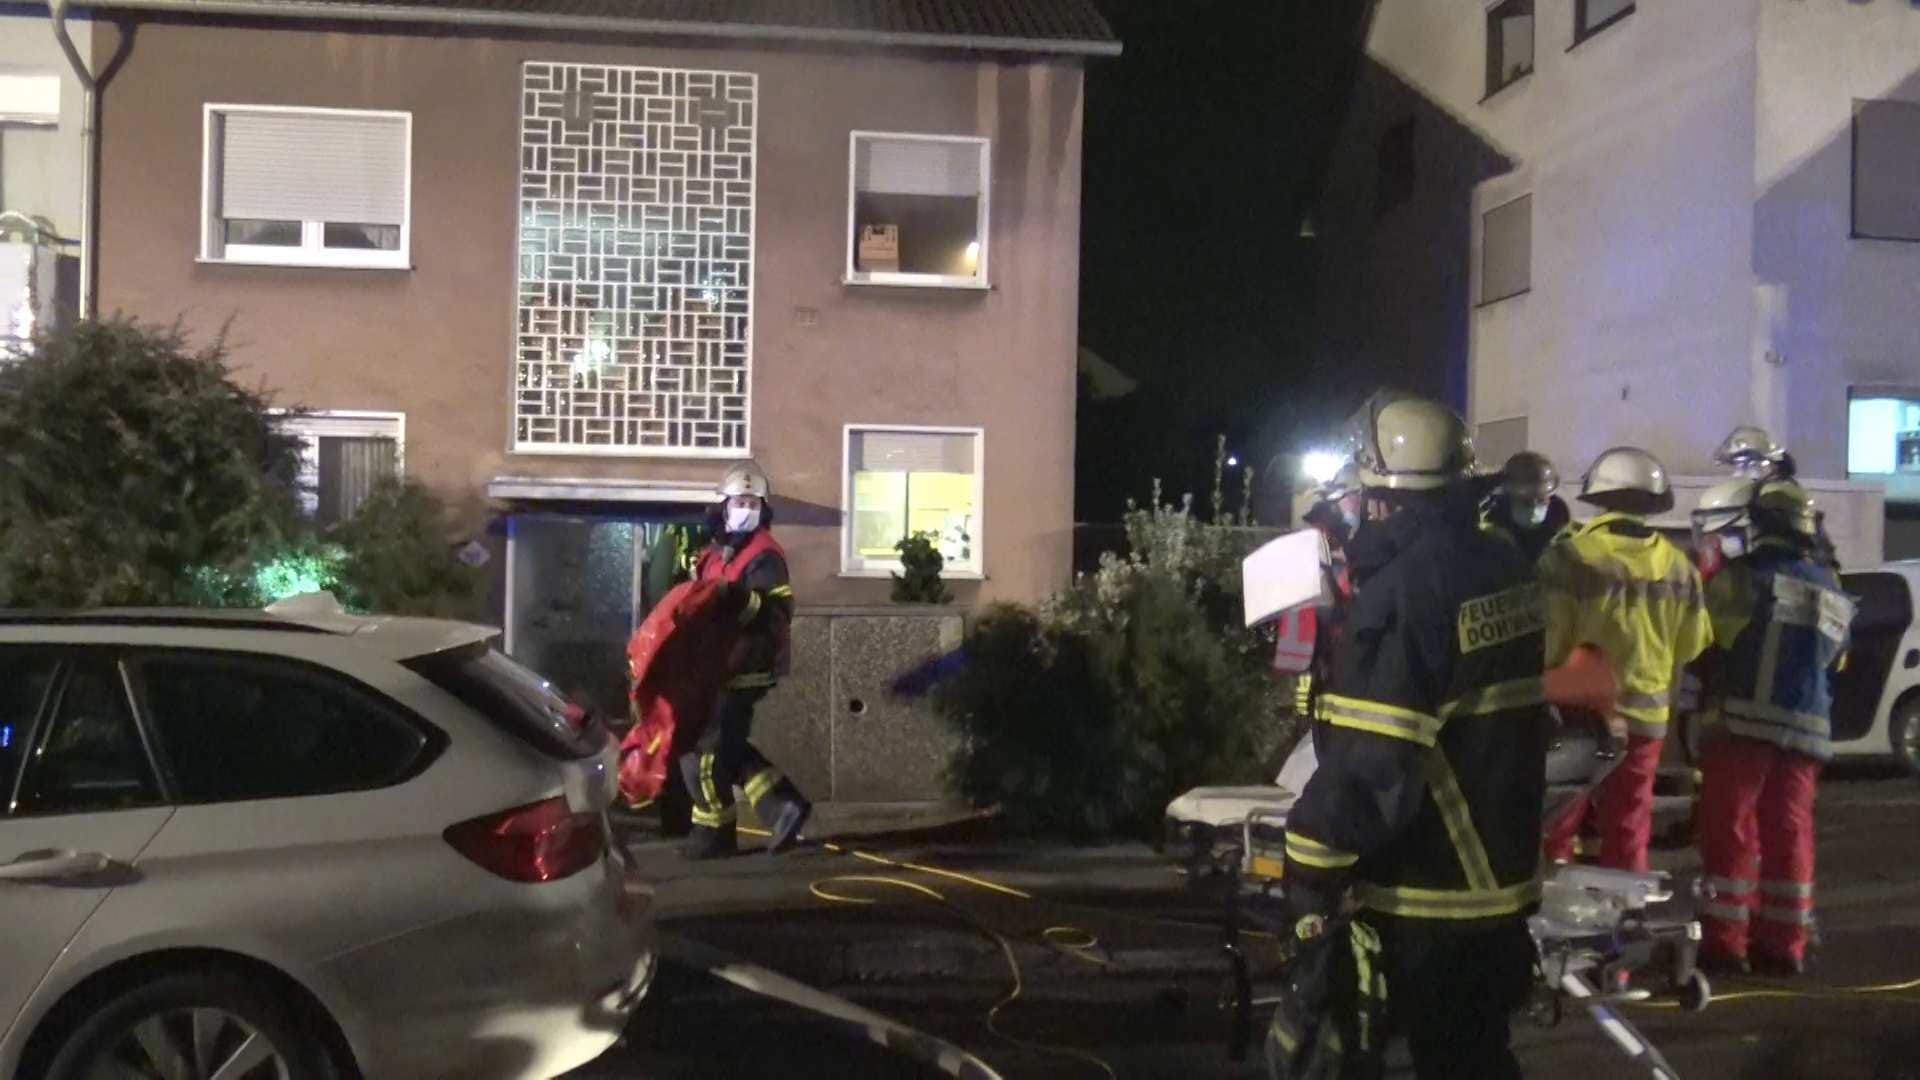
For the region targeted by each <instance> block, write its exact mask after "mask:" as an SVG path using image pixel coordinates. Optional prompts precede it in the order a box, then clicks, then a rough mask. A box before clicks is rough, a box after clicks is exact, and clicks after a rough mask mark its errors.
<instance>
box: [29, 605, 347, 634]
mask: <svg viewBox="0 0 1920 1080" xmlns="http://www.w3.org/2000/svg"><path fill="white" fill-rule="evenodd" d="M0 626H152V627H176V628H180V629H189V630H281V631H286V632H289V633H296V634H330V633H334V632H335V631H332V630H328V629H327V628H326V627H323V626H312V625H308V624H306V623H299V622H291V621H289V620H287V619H282V618H276V617H274V616H272V615H267V614H263V613H261V612H258V611H236V612H234V613H232V614H217V613H214V612H210V611H209V612H191V611H164V610H156V611H18V610H14V611H9V610H0Z"/></svg>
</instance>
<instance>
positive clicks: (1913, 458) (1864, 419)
mask: <svg viewBox="0 0 1920 1080" xmlns="http://www.w3.org/2000/svg"><path fill="white" fill-rule="evenodd" d="M1847 471H1848V472H1850V473H1854V474H1856V475H1859V474H1865V475H1880V476H1890V475H1893V474H1895V473H1901V474H1912V475H1920V398H1912V397H1891V396H1889V397H1879V396H1875V397H1855V398H1853V399H1851V400H1850V401H1848V403H1847Z"/></svg>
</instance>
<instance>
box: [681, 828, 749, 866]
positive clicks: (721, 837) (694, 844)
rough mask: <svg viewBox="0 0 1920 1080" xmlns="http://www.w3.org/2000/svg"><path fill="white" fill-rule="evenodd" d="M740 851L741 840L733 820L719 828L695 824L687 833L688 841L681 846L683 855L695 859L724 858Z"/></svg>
mask: <svg viewBox="0 0 1920 1080" xmlns="http://www.w3.org/2000/svg"><path fill="white" fill-rule="evenodd" d="M738 851H739V840H738V837H737V836H736V834H735V829H734V825H733V823H732V822H728V823H726V824H725V825H721V826H720V827H718V828H713V827H711V826H707V825H695V826H694V827H693V831H692V832H691V833H689V834H688V835H687V842H686V843H684V844H682V845H681V846H680V855H681V857H682V858H685V859H691V860H695V861H698V860H702V859H724V858H726V857H727V856H729V855H733V854H735V853H736V852H738Z"/></svg>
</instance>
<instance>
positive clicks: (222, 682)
mask: <svg viewBox="0 0 1920 1080" xmlns="http://www.w3.org/2000/svg"><path fill="white" fill-rule="evenodd" d="M137 670H138V671H139V676H140V677H139V682H140V685H141V687H142V689H143V691H144V695H145V702H146V706H147V713H148V716H149V717H150V722H151V723H152V725H153V727H154V729H155V730H156V731H157V732H158V733H159V737H160V744H161V747H162V749H163V750H164V751H165V754H166V760H167V764H168V765H169V767H170V768H171V771H172V773H173V780H174V784H175V786H176V788H177V789H178V795H179V798H180V799H181V801H183V802H188V803H223V802H241V801H246V800H250V799H285V798H294V797H296V796H302V795H328V794H335V793H339V792H348V791H366V790H371V789H374V788H382V787H387V786H390V785H393V784H398V783H400V782H402V781H404V780H407V779H409V778H411V777H412V776H414V775H415V774H417V773H418V772H419V770H420V769H421V768H423V767H424V765H425V761H424V760H423V759H425V758H427V757H428V756H430V752H431V750H432V749H433V745H432V744H433V741H434V740H432V739H430V738H429V735H428V733H427V732H425V731H422V730H421V729H420V727H418V726H416V725H415V724H413V723H410V722H409V721H407V720H405V719H403V718H401V717H400V716H398V715H396V714H395V713H394V711H393V710H392V709H390V708H388V707H387V706H386V705H384V704H382V703H381V702H379V701H376V700H375V699H374V698H373V697H372V696H371V695H370V694H368V693H365V692H363V691H361V690H360V689H358V688H357V687H355V686H352V685H349V684H348V683H347V682H345V681H344V680H342V679H340V678H338V677H336V676H334V675H333V674H331V673H328V672H324V671H321V670H319V669H316V668H310V667H308V666H307V665H304V664H299V663H295V662H293V661H288V660H282V659H279V658H273V657H261V656H241V655H236V654H231V653H155V654H151V655H148V656H145V657H142V658H141V660H140V661H139V663H138V668H137Z"/></svg>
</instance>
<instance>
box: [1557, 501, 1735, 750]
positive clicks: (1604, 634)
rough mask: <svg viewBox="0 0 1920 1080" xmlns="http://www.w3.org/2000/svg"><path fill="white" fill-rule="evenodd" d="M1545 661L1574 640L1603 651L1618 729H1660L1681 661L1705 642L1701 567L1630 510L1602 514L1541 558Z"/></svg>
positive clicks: (1653, 734) (1708, 634)
mask: <svg viewBox="0 0 1920 1080" xmlns="http://www.w3.org/2000/svg"><path fill="white" fill-rule="evenodd" d="M1540 581H1541V584H1542V585H1544V586H1545V588H1546V599H1547V666H1548V667H1550V668H1551V667H1557V666H1559V665H1560V664H1562V663H1564V662H1565V661H1566V659H1567V655H1568V654H1569V653H1570V652H1572V651H1573V647H1574V646H1576V645H1580V644H1583V643H1584V644H1591V645H1593V646H1596V647H1597V648H1599V649H1600V651H1601V652H1603V653H1605V654H1606V657H1607V663H1608V664H1609V665H1610V666H1611V667H1612V668H1613V675H1614V678H1615V679H1616V680H1618V682H1619V684H1620V699H1619V705H1618V706H1617V711H1618V712H1619V713H1620V715H1621V716H1622V717H1624V718H1625V719H1626V721H1627V729H1628V730H1629V731H1631V732H1633V733H1634V734H1637V735H1642V736H1645V737H1647V738H1654V739H1658V738H1664V737H1665V736H1666V731H1667V717H1668V714H1669V712H1670V711H1671V709H1672V697H1673V685H1674V682H1675V681H1676V679H1677V678H1678V675H1679V672H1680V669H1681V668H1682V667H1683V666H1685V665H1686V664H1688V663H1689V662H1691V661H1692V660H1693V658H1694V657H1696V656H1699V655H1700V654H1701V653H1702V652H1705V651H1706V649H1707V647H1708V646H1709V645H1711V644H1713V623H1712V621H1711V620H1710V619H1709V618H1708V616H1707V607H1706V600H1705V596H1704V592H1705V590H1704V589H1702V587H1701V585H1700V572H1699V571H1698V570H1696V569H1694V566H1693V563H1692V562H1690V561H1689V560H1688V559H1687V557H1686V554H1685V553H1684V552H1682V551H1681V550H1680V549H1679V548H1677V547H1675V546H1674V545H1673V544H1672V543H1671V542H1670V541H1668V540H1667V539H1666V538H1665V537H1663V536H1661V535H1660V534H1659V533H1657V532H1653V531H1651V530H1650V529H1648V528H1647V527H1646V526H1645V525H1643V524H1642V523H1641V522H1640V521H1639V520H1638V519H1637V518H1634V517H1632V516H1629V515H1626V514H1602V515H1601V516H1600V517H1597V518H1595V519H1594V520H1592V521H1590V522H1588V523H1587V524H1586V525H1585V526H1583V527H1581V528H1580V529H1579V530H1578V531H1576V532H1575V533H1574V534H1573V536H1572V537H1571V538H1570V539H1568V540H1567V541H1565V542H1563V543H1558V544H1554V545H1553V546H1552V547H1550V548H1548V549H1547V552H1546V554H1544V555H1543V556H1541V559H1540Z"/></svg>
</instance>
